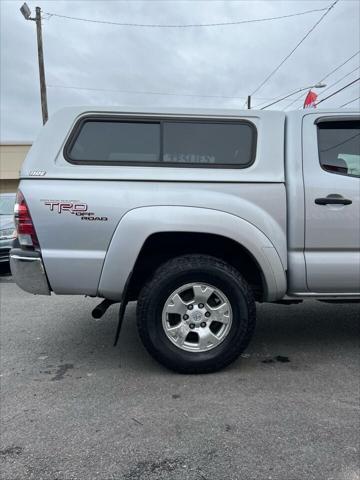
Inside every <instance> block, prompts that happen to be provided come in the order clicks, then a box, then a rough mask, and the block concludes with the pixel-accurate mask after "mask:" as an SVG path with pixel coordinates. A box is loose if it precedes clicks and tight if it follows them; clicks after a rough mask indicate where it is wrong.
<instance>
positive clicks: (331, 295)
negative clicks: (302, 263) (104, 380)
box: [284, 292, 360, 299]
mask: <svg viewBox="0 0 360 480" xmlns="http://www.w3.org/2000/svg"><path fill="white" fill-rule="evenodd" d="M293 297H309V298H317V297H321V298H334V297H337V298H341V297H345V298H349V297H354V298H360V292H359V293H358V292H354V293H339V292H334V293H321V292H291V294H289V295H285V297H284V298H289V299H290V298H293Z"/></svg>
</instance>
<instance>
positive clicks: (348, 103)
mask: <svg viewBox="0 0 360 480" xmlns="http://www.w3.org/2000/svg"><path fill="white" fill-rule="evenodd" d="M359 99H360V97H356V98H353V99H352V100H350V102H346V103H344V104H343V105H340V107H339V108H342V107H346V105H350V103H353V102H355V101H356V100H359Z"/></svg>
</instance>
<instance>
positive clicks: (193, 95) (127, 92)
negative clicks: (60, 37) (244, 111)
mask: <svg viewBox="0 0 360 480" xmlns="http://www.w3.org/2000/svg"><path fill="white" fill-rule="evenodd" d="M48 87H49V88H63V89H70V90H88V91H94V92H109V93H126V94H129V95H165V96H171V97H200V98H222V99H229V100H243V99H244V98H246V96H245V95H244V96H243V97H232V96H228V95H200V94H195V93H175V92H146V91H136V90H115V89H109V88H91V87H78V86H72V85H48ZM256 98H258V99H259V100H266V101H269V100H273V98H272V97H256Z"/></svg>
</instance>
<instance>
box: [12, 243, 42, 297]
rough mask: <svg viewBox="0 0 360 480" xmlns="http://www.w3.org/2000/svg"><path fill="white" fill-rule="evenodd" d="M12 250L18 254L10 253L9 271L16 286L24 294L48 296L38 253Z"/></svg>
mask: <svg viewBox="0 0 360 480" xmlns="http://www.w3.org/2000/svg"><path fill="white" fill-rule="evenodd" d="M14 250H15V252H19V253H11V251H10V269H11V273H12V275H13V277H14V280H15V282H16V283H17V285H18V286H19V287H20V288H21V289H22V290H24V291H25V292H29V293H33V294H35V295H50V286H49V283H48V280H47V277H46V273H45V268H44V265H43V262H42V258H41V256H40V253H38V252H33V251H31V252H28V253H27V252H26V251H24V252H21V250H19V249H14ZM20 252H21V253H20Z"/></svg>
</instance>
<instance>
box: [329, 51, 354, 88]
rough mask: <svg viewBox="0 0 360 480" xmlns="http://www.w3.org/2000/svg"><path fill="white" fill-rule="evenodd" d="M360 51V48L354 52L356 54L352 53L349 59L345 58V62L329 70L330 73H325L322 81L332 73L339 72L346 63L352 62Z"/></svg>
mask: <svg viewBox="0 0 360 480" xmlns="http://www.w3.org/2000/svg"><path fill="white" fill-rule="evenodd" d="M359 53H360V50H358V51H357V52H356V53H354V55H351V57H349V58H348V59H347V60H345V62H343V63H342V64H341V65H339V66H338V67H336V68H334V70H331V72H329V73H328V74H326V75H325V77H323V78H322V79H321V80H320V82H323V81H324V80H326V79H327V78H328V77H330V75H332V74H333V73H335V72H337V71H338V70H339V69H340V68H341V67H343V66H344V65H346V64H347V63H348V62H350V60H352V59H353V58H354V57H356V55H359Z"/></svg>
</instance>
